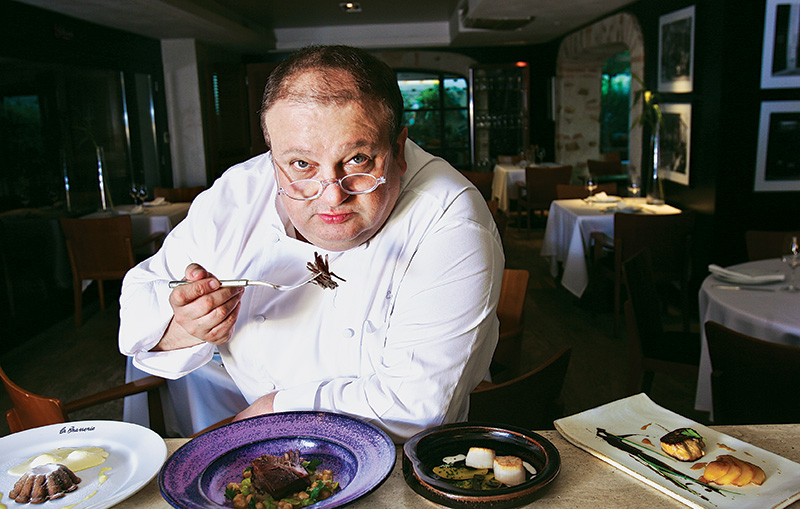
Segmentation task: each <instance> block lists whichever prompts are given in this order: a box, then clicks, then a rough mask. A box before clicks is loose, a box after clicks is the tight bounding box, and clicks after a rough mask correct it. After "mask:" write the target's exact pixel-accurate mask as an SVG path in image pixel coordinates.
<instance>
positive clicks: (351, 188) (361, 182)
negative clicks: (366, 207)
mask: <svg viewBox="0 0 800 509" xmlns="http://www.w3.org/2000/svg"><path fill="white" fill-rule="evenodd" d="M336 183H338V184H339V187H341V188H342V191H344V192H345V193H348V194H364V193H369V192H371V191H374V190H375V188H376V187H378V185H379V184H381V183H382V181H380V180H379V179H377V178H376V177H374V176H373V175H370V174H369V173H353V174H351V175H345V176H344V177H342V178H341V179H339V180H338V181H336V180H328V181H325V182H324V183H323V182H320V181H319V180H313V179H302V180H296V181H294V182H292V183H291V184H289V185H288V186H286V194H288V195H289V196H290V197H292V198H301V199H309V198H314V197H316V196H318V195H320V194H322V192H323V190H324V189H325V187H327V186H328V185H330V184H336Z"/></svg>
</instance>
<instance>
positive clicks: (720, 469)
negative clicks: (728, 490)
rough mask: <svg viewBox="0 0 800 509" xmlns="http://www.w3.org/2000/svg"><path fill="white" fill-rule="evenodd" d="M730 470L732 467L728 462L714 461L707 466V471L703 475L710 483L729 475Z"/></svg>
mask: <svg viewBox="0 0 800 509" xmlns="http://www.w3.org/2000/svg"><path fill="white" fill-rule="evenodd" d="M730 468H731V465H730V463H728V462H727V461H718V460H717V461H712V462H711V463H709V464H708V465H706V470H705V472H704V473H703V477H705V479H706V481H708V482H714V481H716V480H717V479H719V478H720V477H722V476H724V475H725V474H727V473H728V469H730Z"/></svg>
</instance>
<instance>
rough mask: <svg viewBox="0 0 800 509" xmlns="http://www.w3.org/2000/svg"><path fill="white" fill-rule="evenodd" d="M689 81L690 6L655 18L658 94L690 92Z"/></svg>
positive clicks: (691, 61) (691, 64) (691, 49)
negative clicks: (656, 26)
mask: <svg viewBox="0 0 800 509" xmlns="http://www.w3.org/2000/svg"><path fill="white" fill-rule="evenodd" d="M798 1H800V0H798ZM693 79H694V5H692V6H690V7H686V8H685V9H681V10H679V11H675V12H671V13H669V14H665V15H664V16H661V17H660V18H659V29H658V90H659V91H661V92H691V91H692V83H693Z"/></svg>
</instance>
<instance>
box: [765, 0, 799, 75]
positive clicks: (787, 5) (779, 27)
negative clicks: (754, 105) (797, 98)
mask: <svg viewBox="0 0 800 509" xmlns="http://www.w3.org/2000/svg"><path fill="white" fill-rule="evenodd" d="M795 87H800V0H767V12H766V16H765V19H764V44H763V53H762V57H761V88H795Z"/></svg>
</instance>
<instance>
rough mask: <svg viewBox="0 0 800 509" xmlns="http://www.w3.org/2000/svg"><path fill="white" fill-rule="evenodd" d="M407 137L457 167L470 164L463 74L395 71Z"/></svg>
mask: <svg viewBox="0 0 800 509" xmlns="http://www.w3.org/2000/svg"><path fill="white" fill-rule="evenodd" d="M397 83H398V84H399V85H400V92H401V93H402V94H403V104H404V108H405V112H404V118H403V120H404V122H405V125H406V126H407V127H408V137H409V138H410V139H411V140H412V141H414V142H415V143H417V144H418V145H419V146H420V147H422V148H423V149H425V150H427V151H428V152H430V153H432V154H434V155H437V156H440V157H442V158H444V159H445V160H446V161H448V162H449V163H450V164H452V165H453V166H455V167H456V168H468V167H469V165H470V145H469V143H470V141H469V109H468V105H469V87H468V85H467V79H466V78H465V77H463V76H458V75H455V74H448V73H442V72H417V71H410V72H404V71H401V72H398V73H397Z"/></svg>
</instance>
